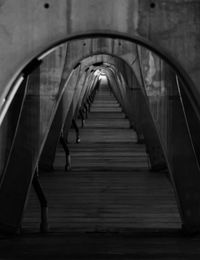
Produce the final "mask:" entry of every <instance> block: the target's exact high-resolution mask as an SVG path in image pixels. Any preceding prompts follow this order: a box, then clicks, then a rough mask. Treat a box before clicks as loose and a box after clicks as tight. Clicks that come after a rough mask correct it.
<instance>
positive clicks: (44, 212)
mask: <svg viewBox="0 0 200 260" xmlns="http://www.w3.org/2000/svg"><path fill="white" fill-rule="evenodd" d="M32 185H33V188H34V190H35V192H36V195H37V197H38V200H39V202H40V208H41V223H40V232H41V233H47V232H48V231H49V225H48V203H47V199H46V197H45V194H44V192H43V189H42V186H41V184H40V182H39V176H38V167H37V168H36V171H35V175H34V177H33V182H32Z"/></svg>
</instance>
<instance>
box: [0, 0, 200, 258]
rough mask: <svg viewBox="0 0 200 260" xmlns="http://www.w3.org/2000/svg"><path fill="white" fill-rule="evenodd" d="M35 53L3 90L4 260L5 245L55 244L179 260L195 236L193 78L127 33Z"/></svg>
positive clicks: (0, 206)
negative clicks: (144, 250)
mask: <svg viewBox="0 0 200 260" xmlns="http://www.w3.org/2000/svg"><path fill="white" fill-rule="evenodd" d="M69 2H71V1H69ZM150 6H151V9H153V8H155V5H153V3H151V5H150ZM50 7H51V4H48V3H46V4H45V5H44V8H45V9H49V8H50ZM43 47H44V48H41V49H38V50H37V51H36V52H34V53H32V54H31V56H30V57H29V58H28V59H27V60H23V62H22V63H23V65H22V66H21V65H20V66H18V70H15V73H14V74H12V77H11V80H10V81H9V83H8V84H7V85H6V87H5V89H4V90H3V91H0V141H1V147H0V238H1V241H2V250H3V251H2V252H3V255H2V256H3V257H7V256H12V253H11V252H10V253H8V251H6V248H7V244H6V243H7V240H9V241H11V242H10V243H11V244H12V247H13V248H14V250H13V254H14V252H16V255H18V256H20V257H22V259H25V258H26V254H27V255H28V256H29V257H30V256H31V257H32V256H33V255H34V256H36V255H37V256H38V257H39V256H46V257H47V256H49V255H50V254H51V252H50V251H51V250H53V249H51V250H50V247H52V248H53V245H55V249H54V250H53V251H52V252H53V253H55V254H58V255H59V256H60V257H61V256H62V257H63V254H62V253H63V252H65V253H64V255H65V256H71V255H76V254H77V255H76V256H82V255H83V256H86V255H87V256H88V251H87V250H91V251H90V252H91V254H90V253H89V256H95V257H97V258H98V257H100V256H101V257H102V259H105V258H103V257H104V256H105V257H107V256H108V255H109V257H111V256H112V257H113V256H114V257H118V256H119V255H120V256H126V257H130V258H131V257H133V256H137V257H141V256H145V257H148V256H149V253H147V255H146V253H145V254H144V252H143V253H140V252H139V251H140V250H139V249H137V246H138V247H139V248H141V247H143V241H145V245H146V247H147V252H150V251H151V250H153V251H152V252H153V253H152V256H158V255H159V254H160V253H159V252H157V251H156V250H157V249H156V250H154V249H152V248H151V247H153V248H158V247H159V246H160V247H161V246H162V245H161V244H162V243H164V244H165V243H169V246H168V248H166V250H164V249H163V247H162V252H161V255H162V256H163V255H165V254H167V253H169V257H171V256H174V250H175V251H176V250H178V251H176V255H178V256H182V250H183V251H184V249H183V248H184V246H185V244H187V246H186V249H185V250H186V251H184V257H185V256H186V258H187V257H188V255H189V254H188V253H187V250H189V249H190V248H192V249H194V250H196V248H197V247H196V244H195V245H193V244H192V242H191V240H190V238H191V236H189V235H196V236H195V239H196V242H197V243H198V244H199V238H198V236H199V230H200V210H199V209H200V199H199V198H200V189H199V185H200V169H199V163H200V151H199V141H200V140H199V139H200V137H199V128H200V124H199V122H200V121H199V114H200V113H199V111H200V107H199V100H200V97H199V91H198V90H197V88H196V85H195V84H194V83H196V82H194V80H193V79H194V78H193V77H191V73H188V71H187V70H185V67H184V66H182V63H180V62H179V61H178V60H179V59H178V58H177V57H173V55H171V54H172V53H171V54H170V52H167V51H166V50H165V49H164V48H160V46H157V45H156V44H155V43H153V42H151V41H149V40H147V39H145V38H142V37H140V36H138V35H137V36H136V35H134V34H133V35H131V34H130V33H121V32H114V31H111V32H110V31H109V32H108V31H104V32H102V31H99V30H94V31H92V32H84V33H74V34H71V35H70V34H69V37H68V36H66V37H63V38H61V39H58V41H53V43H51V42H50V44H46V45H45V46H43ZM25 51H26V50H25ZM22 63H21V64H22ZM197 82H198V81H197ZM41 233H42V234H41ZM44 234H45V235H44ZM116 234H117V235H116ZM10 235H11V237H12V236H13V235H17V236H20V238H21V239H22V240H16V237H15V241H13V240H12V238H10ZM183 235H187V242H186V243H185V244H184V242H183V241H182V236H183ZM43 238H44V239H43ZM10 239H11V240H10ZM26 239H27V242H26V243H25V240H26ZM35 239H38V240H37V241H36V240H35ZM51 239H52V240H51ZM150 240H151V242H149V241H150ZM95 241H96V242H95ZM98 241H100V244H99V242H98ZM113 241H114V242H113ZM123 241H127V242H123ZM169 241H170V242H169ZM24 243H25V244H24ZM66 243H67V244H68V246H67V247H66ZM106 243H108V246H107V245H105V244H106ZM126 243H127V244H126ZM134 243H136V244H137V246H136V248H134V247H132V244H134ZM174 243H175V244H176V243H177V245H178V246H177V247H178V249H177V247H176V249H174ZM39 244H40V245H39ZM77 244H78V247H80V248H81V249H80V255H79V254H78V253H77ZM112 244H113V247H112ZM152 245H153V246H152ZM45 246H46V248H47V247H49V250H46V251H45V253H44V248H45ZM25 247H27V248H28V249H27V251H26V250H25ZM118 247H119V248H118ZM188 247H189V249H188ZM0 248H1V246H0ZM36 248H37V249H38V248H39V251H38V252H37V254H35V253H33V251H34V250H35V249H36ZM56 248H57V249H56ZM102 248H103V249H102ZM117 248H118V251H119V252H118V251H117ZM130 248H131V249H130ZM102 250H103V253H102V252H101V251H102ZM137 250H139V251H137ZM168 250H169V251H168ZM58 251H59V253H58ZM129 251H130V253H127V252H129ZM27 252H28V253H27ZM99 252H100V253H99ZM138 252H139V253H138ZM190 253H191V252H190ZM194 254H195V257H196V256H197V255H198V254H199V252H196V251H195V253H194ZM0 256H1V253H0ZM198 256H199V255H198ZM23 257H25V258H23ZM186 258H183V259H186ZM5 259H6V258H5ZM30 259H31V258H30ZM99 259H100V258H99ZM117 259H118V258H117ZM120 259H121V258H120ZM124 259H126V258H124ZM127 259H128V258H127ZM144 259H146V258H144ZM188 259H189V258H188Z"/></svg>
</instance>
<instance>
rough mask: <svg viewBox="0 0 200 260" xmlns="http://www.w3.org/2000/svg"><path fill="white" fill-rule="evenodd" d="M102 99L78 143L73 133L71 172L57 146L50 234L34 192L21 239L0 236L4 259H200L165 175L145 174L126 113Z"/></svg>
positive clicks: (46, 181) (47, 184)
mask: <svg viewBox="0 0 200 260" xmlns="http://www.w3.org/2000/svg"><path fill="white" fill-rule="evenodd" d="M100 94H101V93H99V94H98V95H97V97H96V100H95V102H94V105H93V108H92V112H91V113H90V115H89V119H88V120H87V122H86V127H85V128H84V129H82V130H81V139H82V142H81V144H75V143H74V133H73V131H71V133H70V137H69V141H70V149H71V152H72V165H73V170H72V171H71V172H69V173H65V172H64V171H63V165H64V155H63V152H62V150H61V148H60V147H58V150H57V157H56V163H55V167H56V170H55V172H52V173H48V174H47V173H45V174H41V182H42V184H43V186H44V190H45V192H46V194H47V197H48V201H49V222H50V225H51V229H50V232H49V233H48V234H40V233H39V221H40V220H39V217H40V213H39V207H38V203H37V200H36V198H35V195H34V193H33V192H31V196H30V199H29V201H28V205H27V208H26V212H25V216H24V221H23V228H24V232H23V234H22V235H21V236H20V237H13V238H12V237H5V236H2V237H0V259H6V260H11V259H12V260H13V259H21V260H27V259H48V260H49V259H56V260H58V259H70V260H75V259H77V260H78V259H79V260H81V259H91V260H94V259H95V260H96V259H99V260H118V259H120V260H122V259H123V260H128V259H129V260H130V259H146V260H147V259H165V260H177V259H181V260H186V259H187V260H191V259H200V236H193V237H189V236H183V234H182V233H181V232H180V231H179V230H178V229H179V228H180V219H179V216H178V211H177V207H176V203H175V199H174V194H173V191H172V188H171V185H170V183H169V181H168V179H167V177H166V175H165V174H164V173H155V172H149V171H148V158H147V155H146V154H145V147H144V146H143V145H137V144H136V135H135V133H134V132H133V131H132V130H131V129H129V123H128V121H127V120H126V119H125V115H124V114H123V113H121V112H120V111H121V109H120V110H119V111H114V110H115V109H114V107H116V106H117V107H118V104H116V101H115V100H113V98H111V97H110V96H108V95H105V93H104V95H103V94H101V95H102V96H101V95H100ZM107 94H108V93H107ZM102 97H103V98H104V100H103V101H102V102H101V98H102ZM110 104H112V106H111V105H110ZM109 106H111V107H112V108H113V109H112V112H110V111H108V110H107V108H108V107H109ZM99 110H101V111H99ZM110 110H111V109H110ZM97 111H98V112H97ZM74 231H76V232H74ZM81 231H88V232H81ZM90 231H91V232H90ZM94 231H102V232H94ZM107 231H116V232H107ZM118 231H129V232H118Z"/></svg>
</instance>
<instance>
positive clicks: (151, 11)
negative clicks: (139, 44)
mask: <svg viewBox="0 0 200 260" xmlns="http://www.w3.org/2000/svg"><path fill="white" fill-rule="evenodd" d="M152 2H153V3H154V4H151V2H150V1H146V0H140V1H139V0H73V1H71V0H59V1H57V0H49V1H39V0H29V1H27V0H18V1H13V0H4V1H1V5H0V10H1V16H0V24H1V27H0V39H1V41H0V60H1V63H0V96H1V95H2V93H3V92H4V90H5V88H6V87H8V88H9V86H8V83H9V82H10V79H11V78H12V76H14V75H15V73H16V72H17V71H18V70H19V68H20V67H21V66H23V65H24V64H25V63H26V62H27V61H29V60H30V58H31V57H33V56H34V55H35V54H37V53H39V52H40V51H41V50H43V49H44V48H46V47H47V46H49V45H50V44H52V43H55V42H56V41H57V40H59V39H63V38H65V37H66V36H70V35H71V34H74V33H87V32H88V31H90V30H94V31H99V30H103V31H116V32H122V33H127V34H128V35H131V36H135V35H141V36H143V37H144V38H146V39H148V40H150V41H151V42H152V43H153V44H154V45H155V47H161V48H163V49H165V50H167V51H168V52H169V53H170V54H171V55H172V56H174V57H176V59H177V60H178V61H179V62H180V63H181V64H182V65H183V67H184V68H185V69H186V70H187V71H188V73H189V75H190V76H191V77H192V79H193V81H194V82H195V84H196V87H198V86H199V81H200V78H199V75H200V73H199V70H200V62H199V60H200V59H199V55H200V54H199V53H200V52H199V48H200V47H199V46H200V44H199V31H200V30H199V29H200V15H199V13H200V2H199V1H196V0H190V1H188V0H187V1H185V0H176V1H169V0H154V1H152ZM80 51H82V50H80Z"/></svg>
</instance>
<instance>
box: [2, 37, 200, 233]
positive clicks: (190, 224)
mask: <svg viewBox="0 0 200 260" xmlns="http://www.w3.org/2000/svg"><path fill="white" fill-rule="evenodd" d="M98 37H107V38H108V37H111V38H113V39H119V38H120V39H123V40H126V41H131V42H134V43H137V44H141V42H142V43H143V44H141V45H142V46H144V47H148V48H149V49H151V50H152V51H155V48H154V47H153V46H149V43H146V42H144V40H142V39H138V38H137V39H135V38H132V37H129V36H127V35H124V34H123V35H121V34H120V35H119V34H112V33H111V34H110V33H105V32H104V33H91V34H90V33H88V34H80V35H74V36H70V37H68V38H66V39H63V40H62V41H59V42H57V43H56V44H54V45H51V46H49V47H48V48H47V49H45V50H44V51H43V52H42V53H40V54H38V55H37V57H35V58H34V59H33V60H32V61H31V62H30V63H29V64H27V66H25V67H24V68H23V69H22V71H21V72H20V75H19V76H21V75H25V76H27V74H28V73H29V72H30V71H31V69H30V68H34V67H35V66H37V65H38V64H39V63H40V60H41V59H42V58H43V55H45V54H47V53H48V52H49V51H50V50H52V49H55V47H56V46H59V45H61V44H63V43H64V42H66V41H71V40H77V39H85V38H98ZM155 52H156V53H157V54H158V55H159V56H161V57H162V58H164V60H165V61H167V62H168V63H169V64H170V65H171V66H172V67H173V68H174V69H175V70H176V71H177V74H178V75H179V77H180V78H181V79H182V80H183V81H184V82H185V85H184V87H185V88H186V89H185V91H186V92H187V94H188V95H189V100H190V101H192V105H193V106H195V105H196V103H195V101H194V100H196V101H197V99H196V96H195V93H194V92H195V88H194V89H193V88H192V90H191V88H189V87H188V86H189V85H188V84H190V83H191V81H190V79H189V77H187V74H184V73H185V72H184V70H183V69H182V68H181V66H179V65H177V64H175V63H174V61H173V59H170V58H169V57H167V55H166V54H163V53H160V52H159V51H155ZM19 76H18V77H19ZM15 80H17V78H16V79H15ZM191 84H192V83H191ZM11 92H12V90H11ZM194 97H195V98H194ZM197 105H198V102H197ZM195 108H196V107H195ZM29 163H30V164H32V162H31V161H29ZM26 170H28V171H31V172H32V170H34V166H33V169H32V170H31V168H29V167H28V168H27V169H26ZM197 171H198V170H197ZM32 174H33V173H31V174H30V181H31V179H32ZM193 175H194V176H196V169H195V170H194V173H193ZM179 177H181V176H179ZM191 179H192V178H191ZM199 183H200V180H199V177H197V179H192V185H191V187H190V190H192V192H193V191H195V194H194V196H195V198H196V194H197V193H196V192H197V189H196V188H195V189H193V188H194V187H193V184H195V187H197V186H198V189H199ZM3 184H4V183H3ZM7 184H8V185H9V179H7ZM177 186H179V183H177ZM3 190H4V191H5V192H6V193H7V189H6V187H4V189H3ZM4 191H3V192H4ZM0 192H1V193H0V205H1V206H2V205H4V206H5V205H6V204H7V201H6V198H5V196H4V195H3V193H2V190H1V191H0ZM190 196H191V197H190ZM184 199H186V200H187V203H186V208H187V207H189V204H190V203H191V202H193V203H192V205H191V207H192V208H193V210H192V211H190V212H189V214H188V216H184V217H186V219H187V217H188V219H187V220H188V221H186V222H185V223H184V224H185V226H186V227H187V228H188V229H190V230H199V225H200V223H199V217H198V214H196V210H195V209H194V206H196V205H197V203H200V201H199V199H195V200H194V198H193V194H190V195H189V200H188V195H187V198H184ZM7 213H9V210H8V211H7ZM10 213H11V212H10ZM186 213H187V210H186ZM2 214H4V212H2ZM195 214H196V216H195ZM0 219H1V216H0ZM3 219H7V217H6V216H5V215H3ZM1 223H2V221H1ZM2 225H3V223H2ZM11 226H12V225H11Z"/></svg>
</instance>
